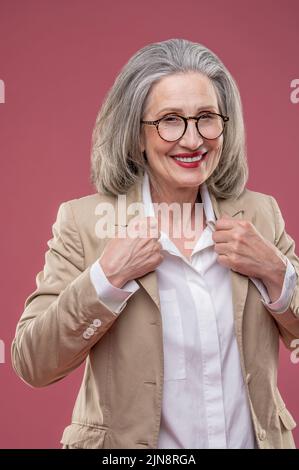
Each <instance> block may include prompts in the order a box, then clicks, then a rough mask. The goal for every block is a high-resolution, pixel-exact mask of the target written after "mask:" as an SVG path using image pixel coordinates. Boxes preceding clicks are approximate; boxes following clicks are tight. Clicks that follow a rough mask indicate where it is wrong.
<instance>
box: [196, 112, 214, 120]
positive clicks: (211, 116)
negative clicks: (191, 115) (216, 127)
mask: <svg viewBox="0 0 299 470" xmlns="http://www.w3.org/2000/svg"><path fill="white" fill-rule="evenodd" d="M198 117H199V119H202V120H206V119H214V118H215V117H217V116H215V115H214V114H212V113H203V114H201V115H200V116H198Z"/></svg>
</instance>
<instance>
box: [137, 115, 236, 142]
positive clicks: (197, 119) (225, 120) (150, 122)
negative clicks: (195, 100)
mask: <svg viewBox="0 0 299 470" xmlns="http://www.w3.org/2000/svg"><path fill="white" fill-rule="evenodd" d="M203 113H205V114H203ZM206 114H213V115H216V116H220V117H221V118H222V121H223V129H222V132H221V134H219V135H218V136H217V137H213V139H209V138H208V137H204V136H203V135H202V134H201V133H200V132H199V129H198V122H199V120H200V119H201V118H202V117H203V116H205V115H206ZM167 116H177V117H179V118H181V119H183V121H184V123H185V129H184V132H183V134H182V135H181V137H179V138H178V139H175V140H166V139H164V138H163V137H161V135H160V132H159V124H160V122H161V121H162V120H163V119H165V118H166V117H167ZM189 119H193V120H195V121H196V129H197V132H198V133H199V135H200V136H201V137H202V138H203V139H206V140H216V139H219V137H220V136H221V135H222V134H223V132H224V128H225V123H226V122H227V121H229V117H228V116H223V114H219V113H213V112H211V111H202V114H201V115H200V116H188V117H185V116H181V115H180V114H171V113H169V114H165V116H163V117H161V118H160V119H156V120H155V121H143V120H141V121H140V122H141V123H142V124H148V125H150V126H155V127H156V129H157V132H158V135H159V137H160V138H161V139H162V140H164V141H165V142H176V141H178V140H181V138H182V137H183V136H184V135H185V133H186V130H187V127H188V121H189Z"/></svg>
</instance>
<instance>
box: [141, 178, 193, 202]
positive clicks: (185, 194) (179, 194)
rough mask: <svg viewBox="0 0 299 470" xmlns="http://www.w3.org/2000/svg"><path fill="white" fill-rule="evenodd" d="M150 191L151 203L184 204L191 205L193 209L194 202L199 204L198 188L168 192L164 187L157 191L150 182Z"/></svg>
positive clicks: (176, 189)
mask: <svg viewBox="0 0 299 470" xmlns="http://www.w3.org/2000/svg"><path fill="white" fill-rule="evenodd" d="M150 190H151V196H152V202H155V203H161V202H164V203H166V204H172V203H174V202H175V203H177V204H180V205H183V204H185V203H189V204H191V206H192V207H193V206H194V204H195V202H200V201H201V198H200V192H199V188H197V187H195V188H188V187H187V188H174V189H172V190H170V189H169V188H165V186H162V185H161V186H160V187H159V189H158V188H157V187H156V185H155V184H152V183H151V182H150Z"/></svg>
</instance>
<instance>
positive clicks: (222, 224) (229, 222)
mask: <svg viewBox="0 0 299 470" xmlns="http://www.w3.org/2000/svg"><path fill="white" fill-rule="evenodd" d="M235 224H236V222H235V220H234V219H233V218H232V217H228V216H225V217H221V218H220V219H218V220H217V221H216V223H215V229H216V230H230V229H232V228H233V227H234V226H235Z"/></svg>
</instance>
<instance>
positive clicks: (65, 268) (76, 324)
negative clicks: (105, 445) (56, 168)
mask: <svg viewBox="0 0 299 470" xmlns="http://www.w3.org/2000/svg"><path fill="white" fill-rule="evenodd" d="M52 231H53V238H52V239H51V240H50V241H48V247H49V250H48V251H47V253H46V255H45V266H44V269H43V271H41V272H40V273H38V275H37V277H36V290H35V291H34V292H33V293H32V294H31V295H30V296H29V297H28V298H27V299H26V301H25V310H24V312H23V314H22V316H21V318H20V320H19V322H18V325H17V328H16V334H15V338H14V340H13V342H12V347H11V353H12V364H13V367H14V369H15V371H16V373H17V374H18V375H19V376H20V377H21V378H22V379H23V380H24V381H25V382H27V383H28V384H29V385H32V386H35V387H42V386H45V385H48V384H50V383H53V382H56V381H57V380H59V379H61V378H63V377H64V376H66V375H67V374H68V373H69V372H71V371H72V370H73V369H75V368H76V367H78V366H79V365H80V364H81V363H82V362H83V361H84V360H85V358H86V356H87V355H88V353H89V350H90V349H91V348H92V346H93V345H94V344H95V343H96V342H97V341H99V339H100V338H101V337H102V336H103V335H104V334H105V333H106V332H107V330H108V329H109V328H110V327H111V326H112V324H113V323H114V321H115V320H116V318H117V316H116V315H115V314H114V313H113V312H112V311H111V310H109V308H108V307H107V306H106V305H105V304H104V303H102V302H101V300H100V299H99V297H98V295H97V293H96V290H95V288H94V286H93V284H92V282H91V279H90V273H89V271H90V267H89V266H88V267H86V268H85V262H84V252H83V246H82V242H81V239H80V235H79V233H78V230H77V227H76V223H75V220H74V216H73V213H72V207H71V203H70V202H66V203H63V204H61V206H60V208H59V210H58V215H57V220H56V222H55V223H54V225H53V228H52ZM87 329H89V330H88V333H89V334H86V330H87Z"/></svg>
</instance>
